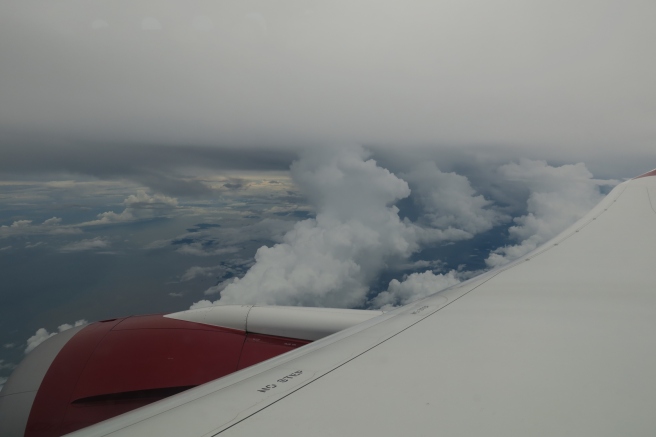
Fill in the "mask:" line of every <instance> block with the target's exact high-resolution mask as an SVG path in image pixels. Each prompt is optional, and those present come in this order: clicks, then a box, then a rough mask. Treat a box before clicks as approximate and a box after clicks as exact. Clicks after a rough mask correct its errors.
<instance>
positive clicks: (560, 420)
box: [70, 171, 656, 437]
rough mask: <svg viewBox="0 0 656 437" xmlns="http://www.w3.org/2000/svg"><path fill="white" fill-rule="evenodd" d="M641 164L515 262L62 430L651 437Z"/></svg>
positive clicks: (652, 374)
mask: <svg viewBox="0 0 656 437" xmlns="http://www.w3.org/2000/svg"><path fill="white" fill-rule="evenodd" d="M654 176H656V171H654V172H650V173H647V174H645V175H643V177H638V178H636V179H633V180H631V181H627V182H625V183H623V184H620V185H619V186H617V187H616V188H615V189H614V190H613V191H612V192H611V193H610V194H609V195H608V196H607V197H606V198H605V199H604V200H603V201H602V202H601V203H600V204H599V205H598V206H597V207H595V208H594V209H593V210H592V211H591V212H590V213H588V214H587V215H586V216H585V217H583V218H582V219H581V220H579V221H578V222H577V223H575V224H574V225H573V226H572V227H570V228H569V229H567V230H566V231H565V232H563V233H561V234H560V235H558V236H557V237H556V238H554V239H552V240H551V241H549V242H547V243H546V244H545V245H543V246H542V247H540V248H538V249H537V250H535V251H533V252H532V253H530V254H528V255H526V256H525V257H522V258H521V259H519V260H517V261H516V262H514V263H511V264H509V265H507V266H504V267H501V268H497V269H495V270H492V271H490V272H487V273H486V274H483V275H481V276H479V277H476V278H473V279H472V280H469V281H467V282H464V283H461V284H459V285H457V286H455V287H452V288H450V289H447V290H444V291H442V292H439V293H437V294H435V295H432V296H430V297H428V298H426V299H423V300H421V301H418V302H415V303H413V304H410V305H408V306H405V307H402V308H399V309H397V310H395V311H392V312H390V313H386V314H383V315H380V316H378V317H374V318H372V319H370V320H368V321H365V322H363V323H360V324H358V325H355V326H353V327H351V328H348V329H346V330H343V331H340V332H338V333H336V334H333V335H331V336H328V337H325V338H323V339H321V340H318V341H316V342H314V343H310V344H308V345H306V346H303V347H301V348H299V349H296V350H294V351H292V352H289V353H287V354H284V355H281V356H278V357H276V358H273V359H271V360H268V361H265V362H262V363H260V364H257V365H255V366H252V367H249V368H246V369H243V370H240V371H238V372H236V373H233V374H231V375H228V376H226V377H223V378H221V379H218V380H215V381H212V382H210V383H207V384H204V385H201V386H199V387H197V388H194V389H191V390H189V391H186V392H183V393H180V394H178V395H175V396H172V397H170V398H167V399H164V400H162V401H159V402H156V403H154V404H151V405H148V406H146V407H143V408H140V409H137V410H134V411H132V412H130V413H127V414H124V415H122V416H118V417H116V418H113V419H110V420H107V421H105V422H101V423H98V424H96V425H93V426H91V427H89V428H85V429H82V430H80V431H77V432H75V433H73V434H70V435H71V436H113V437H119V436H189V437H195V436H198V437H200V436H217V435H220V436H246V435H284V436H306V435H313V436H343V435H370V436H374V435H375V436H388V435H389V436H392V435H394V436H397V435H404V434H405V435H435V434H437V435H449V436H453V435H463V436H471V435H498V436H504V437H507V436H526V435H531V436H536V435H545V436H546V435H549V436H553V435H572V436H582V435H590V436H617V435H632V436H638V435H645V436H646V435H649V436H653V435H654V434H655V433H656V414H655V413H654V412H655V411H656V177H654Z"/></svg>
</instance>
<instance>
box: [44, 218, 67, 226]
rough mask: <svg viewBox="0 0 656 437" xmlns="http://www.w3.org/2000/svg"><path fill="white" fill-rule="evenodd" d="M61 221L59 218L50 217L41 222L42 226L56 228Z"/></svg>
mask: <svg viewBox="0 0 656 437" xmlns="http://www.w3.org/2000/svg"><path fill="white" fill-rule="evenodd" d="M61 221H62V219H61V218H59V217H51V218H49V219H47V220H45V221H44V222H43V225H44V226H57V225H59V224H61Z"/></svg>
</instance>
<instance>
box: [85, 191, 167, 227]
mask: <svg viewBox="0 0 656 437" xmlns="http://www.w3.org/2000/svg"><path fill="white" fill-rule="evenodd" d="M123 205H125V209H124V210H123V211H121V212H120V213H116V212H114V211H107V212H103V213H100V214H98V219H97V220H92V221H90V222H85V223H81V224H80V225H79V226H93V225H106V224H112V223H126V222H133V221H137V220H144V219H152V218H155V217H163V216H166V215H168V214H169V213H170V212H171V211H173V210H174V209H176V208H177V207H178V200H177V199H176V198H174V197H169V196H165V195H163V194H154V195H150V194H148V193H146V192H145V191H144V190H139V191H137V194H131V195H130V196H128V197H127V198H126V199H125V200H124V201H123Z"/></svg>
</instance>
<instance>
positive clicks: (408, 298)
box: [370, 270, 460, 311]
mask: <svg viewBox="0 0 656 437" xmlns="http://www.w3.org/2000/svg"><path fill="white" fill-rule="evenodd" d="M458 283H460V279H459V278H458V273H457V272H456V271H455V270H451V271H450V272H448V273H446V274H437V275H436V274H434V273H433V272H431V271H426V272H424V273H413V274H411V275H409V276H408V277H406V278H405V279H404V280H403V282H399V281H398V280H396V279H392V281H390V283H389V287H388V288H387V291H383V292H382V293H380V294H379V295H378V296H376V297H375V298H374V299H372V300H371V302H370V304H371V307H372V308H381V309H383V310H385V311H386V310H389V309H391V308H393V307H396V306H401V305H406V304H409V303H410V302H413V301H415V300H418V299H421V298H423V297H426V296H430V295H431V294H433V293H437V292H438V291H440V290H443V289H445V288H447V287H451V286H452V285H456V284H458Z"/></svg>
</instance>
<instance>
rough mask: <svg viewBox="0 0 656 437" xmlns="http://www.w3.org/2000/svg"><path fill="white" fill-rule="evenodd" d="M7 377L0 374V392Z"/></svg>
mask: <svg viewBox="0 0 656 437" xmlns="http://www.w3.org/2000/svg"><path fill="white" fill-rule="evenodd" d="M7 379H9V378H5V377H4V376H0V392H1V391H2V388H3V387H4V386H5V382H7Z"/></svg>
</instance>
